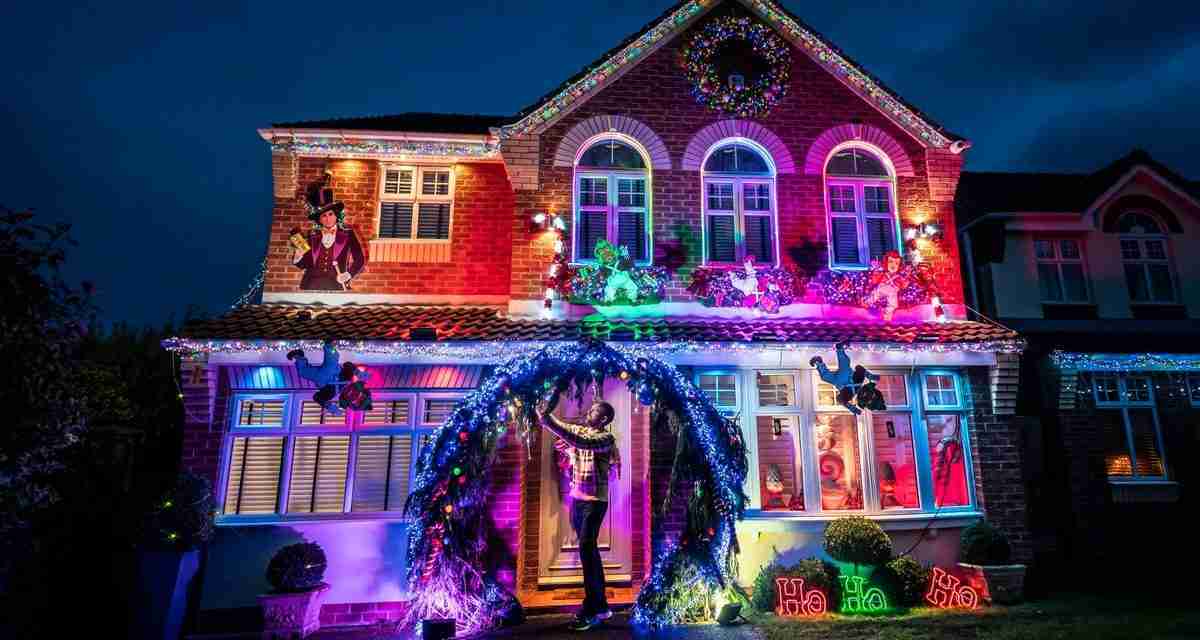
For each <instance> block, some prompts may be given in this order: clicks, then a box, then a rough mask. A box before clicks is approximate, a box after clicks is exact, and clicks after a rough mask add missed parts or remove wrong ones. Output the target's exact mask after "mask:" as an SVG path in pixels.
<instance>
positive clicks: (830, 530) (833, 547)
mask: <svg viewBox="0 0 1200 640" xmlns="http://www.w3.org/2000/svg"><path fill="white" fill-rule="evenodd" d="M824 546H825V553H828V554H829V556H830V557H831V558H833V559H834V560H837V561H838V562H842V563H845V564H850V565H853V566H854V575H858V572H859V566H861V565H867V566H869V567H877V566H879V565H881V564H884V563H886V562H887V561H888V560H891V559H892V539H891V538H889V537H888V535H887V533H886V532H885V531H884V530H883V528H882V527H880V526H879V524H878V523H876V522H875V521H874V520H869V519H867V518H864V517H862V516H849V517H845V518H838V519H836V520H833V521H831V522H830V523H829V524H828V525H826V526H825V539H824Z"/></svg>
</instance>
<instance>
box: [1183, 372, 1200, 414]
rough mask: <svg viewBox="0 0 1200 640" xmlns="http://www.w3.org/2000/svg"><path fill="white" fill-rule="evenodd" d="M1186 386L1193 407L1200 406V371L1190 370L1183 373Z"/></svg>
mask: <svg viewBox="0 0 1200 640" xmlns="http://www.w3.org/2000/svg"><path fill="white" fill-rule="evenodd" d="M1183 380H1184V388H1185V389H1187V394H1188V399H1189V400H1190V401H1191V403H1192V407H1194V408H1200V372H1194V371H1192V372H1188V373H1184V374H1183Z"/></svg>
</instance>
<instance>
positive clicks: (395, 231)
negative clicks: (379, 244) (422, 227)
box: [379, 202, 413, 239]
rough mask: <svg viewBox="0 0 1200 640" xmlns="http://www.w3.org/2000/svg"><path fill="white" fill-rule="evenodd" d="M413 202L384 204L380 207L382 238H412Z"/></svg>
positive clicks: (380, 235)
mask: <svg viewBox="0 0 1200 640" xmlns="http://www.w3.org/2000/svg"><path fill="white" fill-rule="evenodd" d="M412 210H413V205H412V203H411V202H384V203H381V204H380V205H379V237H380V238H405V239H409V238H412Z"/></svg>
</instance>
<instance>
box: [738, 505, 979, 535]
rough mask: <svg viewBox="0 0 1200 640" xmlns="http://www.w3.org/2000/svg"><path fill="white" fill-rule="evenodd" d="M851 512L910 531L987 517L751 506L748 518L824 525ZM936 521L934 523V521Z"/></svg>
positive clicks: (953, 525) (965, 513)
mask: <svg viewBox="0 0 1200 640" xmlns="http://www.w3.org/2000/svg"><path fill="white" fill-rule="evenodd" d="M850 515H865V516H866V517H867V518H868V519H870V520H873V521H875V522H877V523H879V526H881V527H883V528H884V529H886V530H890V531H906V530H912V529H924V528H925V527H926V526H930V528H933V529H948V528H958V527H965V526H967V525H969V524H971V523H973V522H975V521H976V520H979V519H980V518H982V517H983V514H982V513H980V512H978V511H975V510H973V509H967V510H964V511H950V512H946V511H942V512H939V513H936V514H935V513H924V512H922V513H911V512H910V513H903V514H864V513H863V512H861V511H847V512H845V513H822V514H801V513H788V514H787V515H783V514H782V512H778V511H762V510H759V509H753V510H747V511H746V518H745V522H752V523H755V524H759V523H762V524H777V525H780V526H783V527H802V526H804V525H821V526H824V525H825V524H826V523H828V522H830V521H831V520H836V519H838V518H841V517H844V516H850ZM931 521H932V524H931Z"/></svg>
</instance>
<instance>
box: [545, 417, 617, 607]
mask: <svg viewBox="0 0 1200 640" xmlns="http://www.w3.org/2000/svg"><path fill="white" fill-rule="evenodd" d="M555 400H557V397H556V398H555ZM554 404H555V401H554V400H552V401H551V402H549V403H544V404H542V405H541V406H539V407H538V413H539V415H540V417H541V424H542V427H544V428H545V429H547V430H548V431H550V432H551V433H553V434H554V435H556V436H558V437H559V438H562V440H563V441H564V442H566V443H567V445H568V448H567V455H568V456H569V457H570V460H571V527H572V528H573V529H574V530H575V536H576V538H578V540H579V562H580V564H582V565H583V591H584V599H583V606H582V607H581V608H580V610H579V613H578V614H576V616H575V620H574V622H573V623H572V624H571V628H572V629H573V630H576V631H586V630H588V629H591V628H592V627H594V626H596V625H597V624H599V623H600V622H601V621H602V620H607V619H608V618H611V617H612V611H610V610H609V608H608V599H607V598H606V597H605V595H604V562H603V560H602V559H601V558H600V547H599V543H598V538H599V537H600V525H601V524H603V522H604V514H605V513H606V512H607V511H608V475H609V473H610V471H612V470H613V469H616V470H617V473H618V475H619V474H620V468H621V460H620V453H619V452H618V450H617V441H616V438H615V437H614V436H613V434H612V432H611V431H609V430H608V425H609V424H610V423H611V422H612V420H613V416H614V415H615V414H616V412H615V411H614V410H613V407H612V405H611V404H608V403H607V402H603V401H601V400H597V401H596V402H595V403H593V404H592V406H591V408H590V409H588V412H587V413H586V414H585V415H584V416H583V424H570V423H567V422H563V421H561V420H559V419H558V418H555V417H554V416H553V415H551V412H552V411H553V410H554Z"/></svg>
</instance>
